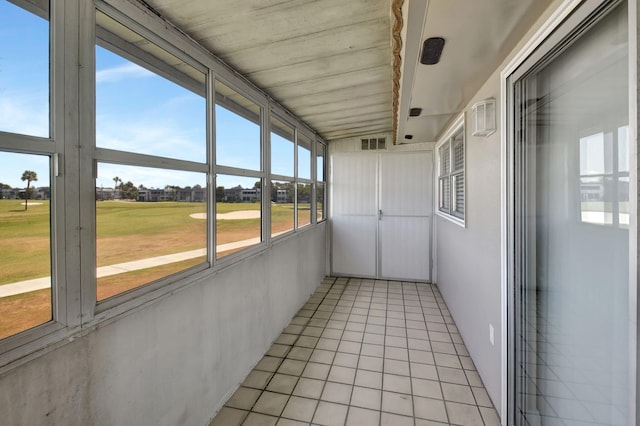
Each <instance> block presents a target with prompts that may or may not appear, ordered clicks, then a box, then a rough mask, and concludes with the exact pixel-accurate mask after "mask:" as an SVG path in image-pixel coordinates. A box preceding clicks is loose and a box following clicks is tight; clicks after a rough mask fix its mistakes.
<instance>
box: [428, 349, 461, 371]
mask: <svg viewBox="0 0 640 426" xmlns="http://www.w3.org/2000/svg"><path fill="white" fill-rule="evenodd" d="M433 358H434V359H435V364H436V365H437V366H439V367H449V368H460V369H462V364H460V360H459V359H458V355H449V354H442V353H434V354H433Z"/></svg>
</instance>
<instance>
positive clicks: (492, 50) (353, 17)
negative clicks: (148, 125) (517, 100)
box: [146, 0, 550, 143]
mask: <svg viewBox="0 0 640 426" xmlns="http://www.w3.org/2000/svg"><path fill="white" fill-rule="evenodd" d="M391 1H392V0H348V1H345V0H322V1H317V0H244V1H238V0H215V1H211V0H188V1H186V0H146V3H147V4H148V5H149V6H150V7H151V8H153V9H154V10H155V11H156V13H158V14H159V15H160V16H162V17H163V18H165V19H167V20H168V21H170V22H172V23H173V24H174V25H176V26H177V27H178V28H180V29H181V30H183V31H184V32H185V33H186V34H188V35H189V36H191V37H192V38H193V39H195V40H196V41H198V42H199V43H200V44H202V45H203V46H205V47H206V48H208V49H209V50H210V51H211V52H213V53H214V54H215V55H217V56H218V57H219V58H221V59H222V60H223V61H225V62H226V63H228V64H229V65H230V66H232V67H233V68H234V69H236V70H237V71H238V72H239V73H240V74H242V75H244V76H245V77H246V78H248V79H249V80H250V81H252V82H253V83H255V84H256V85H257V86H258V87H260V88H262V89H263V90H264V91H265V92H267V93H268V94H269V95H270V96H271V97H272V98H274V99H276V100H277V101H279V102H280V103H281V104H282V105H284V106H285V107H286V108H288V109H289V110H290V111H291V112H293V113H294V114H295V115H297V116H298V117H300V118H301V119H302V120H304V121H305V122H306V123H307V124H309V125H310V126H311V127H313V128H314V129H316V130H317V131H318V132H319V133H320V135H321V136H322V137H324V138H325V139H327V140H334V139H340V138H345V137H353V136H362V135H371V134H376V133H387V132H391V131H392V129H393V106H392V105H393V92H392V87H393V81H392V80H393V77H392V76H393V69H392V63H393V58H392V25H393V22H394V20H393V18H392V13H391V7H392V5H391ZM404 2H405V4H404V7H403V9H404V14H403V19H404V22H405V27H404V28H403V43H404V46H405V47H404V48H405V52H404V57H403V62H402V78H401V81H400V83H401V88H400V93H401V96H400V99H399V100H400V111H399V121H398V126H399V128H398V135H399V137H398V142H399V143H400V142H428V141H434V140H435V139H436V137H437V136H438V134H439V133H440V132H441V131H442V129H443V127H444V126H445V125H446V124H447V122H448V121H449V120H450V119H451V118H452V117H453V116H455V114H456V113H458V112H459V111H461V109H462V108H463V107H464V105H465V104H466V103H467V102H468V101H469V100H470V98H471V96H472V95H473V94H474V93H475V92H476V91H477V90H478V89H479V88H480V85H481V84H482V82H483V81H485V80H486V79H487V78H488V77H489V75H490V73H491V71H492V70H493V69H494V68H495V66H496V65H497V64H498V63H499V62H500V61H501V60H502V59H503V58H504V56H505V55H506V53H507V52H508V51H509V50H510V49H511V48H512V47H513V44H514V40H517V39H518V38H520V36H521V35H522V34H523V32H524V31H525V30H526V29H527V28H528V27H529V25H530V23H531V22H532V21H533V19H535V18H536V17H537V16H538V15H539V14H540V13H541V11H542V10H543V9H544V8H545V7H546V6H547V5H548V4H549V3H550V0H404ZM425 14H426V15H425ZM432 36H439V37H444V38H445V40H446V44H445V47H444V52H443V54H442V59H441V61H440V63H439V64H438V65H433V66H426V65H421V64H419V62H418V56H419V54H420V50H421V48H422V41H423V40H424V39H425V38H427V37H432ZM410 107H421V108H423V112H422V116H421V117H416V118H410V119H408V109H409V108H410ZM405 134H413V135H414V137H413V139H412V140H411V141H408V140H405V139H404V138H403V136H404V135H405Z"/></svg>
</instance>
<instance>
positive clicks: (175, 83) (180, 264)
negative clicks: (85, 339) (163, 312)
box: [95, 11, 208, 301]
mask: <svg viewBox="0 0 640 426" xmlns="http://www.w3.org/2000/svg"><path fill="white" fill-rule="evenodd" d="M96 23H97V28H96V35H97V37H98V39H97V46H96V146H97V148H98V149H96V158H95V160H96V161H97V179H96V264H97V272H96V276H97V291H96V300H97V301H102V300H104V299H106V298H109V297H112V296H115V295H117V294H120V293H123V292H125V291H128V290H131V289H134V288H137V287H140V286H142V285H145V284H148V283H150V282H153V281H156V280H158V279H160V278H164V277H166V276H169V275H172V274H174V273H177V272H180V271H182V270H185V269H188V268H190V267H193V266H195V265H198V264H202V263H205V262H206V260H207V257H206V256H207V226H206V201H207V178H206V172H207V170H208V168H207V165H206V163H207V148H206V147H207V137H206V133H207V132H206V99H205V97H204V95H205V86H206V85H205V81H206V79H205V74H204V73H203V72H202V71H199V70H198V69H196V68H195V67H194V66H193V65H192V64H190V63H188V62H187V61H186V60H185V59H183V58H179V57H177V56H175V55H174V54H172V53H170V52H168V51H167V50H166V49H164V48H162V47H160V46H158V45H157V44H155V43H153V42H152V41H150V40H147V39H145V38H143V37H142V36H141V35H139V34H138V33H136V32H135V31H133V30H131V29H129V28H127V27H125V26H124V25H122V24H120V23H119V22H117V21H116V20H115V19H113V18H111V17H109V16H107V15H106V14H104V13H102V12H100V11H98V12H97V15H96ZM170 64H171V65H170Z"/></svg>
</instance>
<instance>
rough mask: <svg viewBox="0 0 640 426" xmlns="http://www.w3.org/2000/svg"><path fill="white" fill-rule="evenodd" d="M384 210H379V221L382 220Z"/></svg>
mask: <svg viewBox="0 0 640 426" xmlns="http://www.w3.org/2000/svg"><path fill="white" fill-rule="evenodd" d="M382 215H383V214H382V209H380V210H378V220H382Z"/></svg>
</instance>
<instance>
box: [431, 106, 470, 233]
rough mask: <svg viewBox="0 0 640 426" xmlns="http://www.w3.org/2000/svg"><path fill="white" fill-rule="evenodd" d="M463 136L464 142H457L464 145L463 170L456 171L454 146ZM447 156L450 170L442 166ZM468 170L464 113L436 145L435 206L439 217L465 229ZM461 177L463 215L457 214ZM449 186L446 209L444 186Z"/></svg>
mask: <svg viewBox="0 0 640 426" xmlns="http://www.w3.org/2000/svg"><path fill="white" fill-rule="evenodd" d="M458 134H461V135H462V140H461V141H460V142H457V143H459V144H462V149H463V159H462V168H460V169H454V163H455V162H454V144H455V143H456V141H455V139H454V138H455V137H456V136H457V135H458ZM446 149H448V154H447V157H448V158H447V162H448V163H447V165H448V169H445V167H444V165H443V164H442V161H443V160H442V153H443V152H446V151H445V150H446ZM466 170H467V137H466V126H465V114H464V113H462V114H460V115H459V116H458V118H457V119H456V120H455V121H454V122H453V123H452V124H451V126H449V128H448V129H447V131H446V132H445V133H444V134H443V136H442V137H441V138H440V140H439V141H438V143H437V144H436V170H435V174H436V185H435V191H434V194H435V205H436V206H437V208H436V209H435V212H436V214H437V215H438V216H440V217H442V218H445V219H447V220H449V221H451V222H453V223H455V224H456V225H459V226H462V227H465V222H466V215H467V179H466ZM459 176H462V179H463V184H462V198H463V200H464V204H463V206H464V208H463V210H462V212H461V213H458V214H456V213H457V210H458V209H457V206H456V200H457V196H458V195H459V194H458V193H457V192H456V189H455V184H456V183H457V182H456V181H457V179H458V178H459ZM445 182H446V183H448V184H449V191H448V196H449V207H448V208H445V206H444V197H445V196H446V195H447V193H446V191H445V189H444V184H445Z"/></svg>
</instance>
